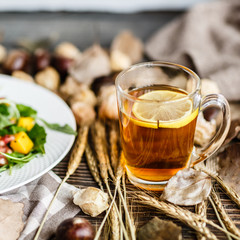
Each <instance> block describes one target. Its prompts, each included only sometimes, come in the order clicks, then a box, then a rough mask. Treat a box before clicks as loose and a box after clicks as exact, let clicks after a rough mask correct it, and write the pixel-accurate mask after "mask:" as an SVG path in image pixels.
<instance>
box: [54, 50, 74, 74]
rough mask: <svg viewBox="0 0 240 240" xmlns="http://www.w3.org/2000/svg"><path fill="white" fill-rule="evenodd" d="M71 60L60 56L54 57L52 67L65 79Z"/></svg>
mask: <svg viewBox="0 0 240 240" xmlns="http://www.w3.org/2000/svg"><path fill="white" fill-rule="evenodd" d="M73 61H74V60H73V59H71V58H66V57H62V56H60V55H54V56H53V61H52V65H53V66H54V67H55V68H56V69H57V71H58V72H59V73H60V75H61V77H66V75H67V73H68V69H69V67H70V66H71V64H72V63H73Z"/></svg>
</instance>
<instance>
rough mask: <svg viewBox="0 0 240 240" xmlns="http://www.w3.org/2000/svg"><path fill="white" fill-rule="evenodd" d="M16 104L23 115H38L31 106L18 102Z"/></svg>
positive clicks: (33, 116)
mask: <svg viewBox="0 0 240 240" xmlns="http://www.w3.org/2000/svg"><path fill="white" fill-rule="evenodd" d="M16 106H17V109H18V111H19V113H20V116H21V117H32V118H35V117H36V116H37V111H36V110H34V109H33V108H31V107H29V106H26V105H23V104H16Z"/></svg>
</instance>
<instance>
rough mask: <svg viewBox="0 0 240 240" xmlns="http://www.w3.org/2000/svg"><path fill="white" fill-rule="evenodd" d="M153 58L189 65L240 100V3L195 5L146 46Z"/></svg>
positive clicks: (150, 56)
mask: <svg viewBox="0 0 240 240" xmlns="http://www.w3.org/2000/svg"><path fill="white" fill-rule="evenodd" d="M145 50H146V54H147V56H148V57H149V58H150V59H153V60H163V61H171V62H175V63H179V64H182V65H185V66H188V67H189V68H191V69H192V70H194V71H195V72H197V74H198V75H199V76H200V77H201V78H210V79H212V80H214V81H216V82H217V84H218V86H219V88H220V90H221V92H222V93H223V94H224V95H225V97H226V98H227V99H228V100H240V87H238V86H239V84H240V1H239V0H236V1H233V0H228V1H215V2H211V3H204V4H200V5H196V6H195V7H194V8H192V9H190V11H188V12H187V13H185V14H184V15H182V16H181V17H180V18H177V19H175V20H173V21H172V22H170V23H169V24H167V25H166V26H165V27H163V28H161V29H160V30H159V31H158V32H157V33H155V34H154V35H153V36H152V37H151V38H150V39H149V40H148V41H147V42H146V45H145Z"/></svg>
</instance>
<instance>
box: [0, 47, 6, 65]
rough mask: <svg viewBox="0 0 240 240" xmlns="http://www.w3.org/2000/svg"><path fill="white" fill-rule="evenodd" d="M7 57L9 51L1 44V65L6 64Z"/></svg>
mask: <svg viewBox="0 0 240 240" xmlns="http://www.w3.org/2000/svg"><path fill="white" fill-rule="evenodd" d="M6 56H7V49H6V48H5V47H4V46H3V45H1V44H0V64H2V63H3V62H4V60H5V59H6Z"/></svg>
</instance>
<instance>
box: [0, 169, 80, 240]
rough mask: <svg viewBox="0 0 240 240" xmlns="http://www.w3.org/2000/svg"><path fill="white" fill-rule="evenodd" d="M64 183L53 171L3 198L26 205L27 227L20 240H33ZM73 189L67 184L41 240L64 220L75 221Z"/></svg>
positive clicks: (24, 219) (52, 210)
mask: <svg viewBox="0 0 240 240" xmlns="http://www.w3.org/2000/svg"><path fill="white" fill-rule="evenodd" d="M60 182H61V179H60V178H59V177H58V176H57V175H56V174H55V173H53V172H52V171H50V172H48V173H46V174H45V175H43V176H42V177H41V178H40V179H37V180H35V181H32V182H30V183H28V184H26V185H24V186H22V187H20V188H18V189H16V190H12V191H10V192H7V193H5V194H2V195H0V198H2V199H9V200H11V201H13V202H21V203H23V204H24V209H23V211H24V218H23V221H24V224H25V227H24V229H23V231H22V233H21V235H20V237H19V240H23V239H24V240H32V239H33V238H34V235H35V234H36V231H37V229H38V227H39V225H40V222H41V220H42V219H43V216H44V214H45V213H46V210H47V208H48V206H49V204H50V202H51V200H52V198H53V195H54V193H55V191H56V189H57V187H58V186H59V183H60ZM76 189H77V188H75V187H74V186H72V185H69V184H67V183H64V184H63V186H62V188H61V191H60V192H59V194H58V197H57V199H56V200H55V202H54V203H53V205H52V207H51V210H50V212H49V215H48V218H47V221H46V222H45V224H44V227H43V229H42V232H41V234H40V237H39V238H38V239H39V240H47V239H48V238H49V237H50V236H51V235H52V234H53V233H54V232H55V231H56V228H57V226H58V225H59V224H60V222H62V221H63V220H64V219H67V218H71V217H74V216H75V215H76V214H77V213H78V212H79V210H80V209H79V207H78V206H76V205H74V204H73V200H72V199H73V197H72V191H74V190H76Z"/></svg>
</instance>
